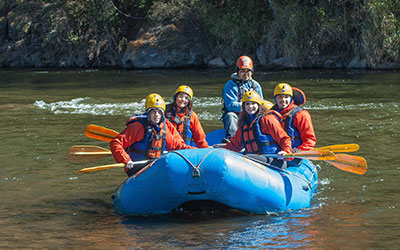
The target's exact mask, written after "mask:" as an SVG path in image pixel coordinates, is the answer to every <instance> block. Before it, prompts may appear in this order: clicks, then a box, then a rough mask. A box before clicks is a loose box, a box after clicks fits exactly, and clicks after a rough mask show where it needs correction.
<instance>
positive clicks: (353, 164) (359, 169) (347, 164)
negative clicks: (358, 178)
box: [327, 154, 368, 175]
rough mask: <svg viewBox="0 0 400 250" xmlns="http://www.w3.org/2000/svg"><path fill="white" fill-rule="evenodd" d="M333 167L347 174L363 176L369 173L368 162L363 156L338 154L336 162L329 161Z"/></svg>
mask: <svg viewBox="0 0 400 250" xmlns="http://www.w3.org/2000/svg"><path fill="white" fill-rule="evenodd" d="M327 162H328V163H330V164H332V165H333V166H335V167H337V168H338V169H341V170H343V171H346V172H350V173H354V174H359V175H363V174H365V172H367V168H368V166H367V160H365V159H364V158H363V157H361V156H355V155H347V154H337V155H336V160H334V161H327Z"/></svg>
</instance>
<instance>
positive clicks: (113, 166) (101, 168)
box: [76, 163, 126, 173]
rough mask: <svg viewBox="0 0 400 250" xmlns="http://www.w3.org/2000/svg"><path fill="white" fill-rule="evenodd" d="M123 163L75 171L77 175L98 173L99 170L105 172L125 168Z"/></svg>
mask: <svg viewBox="0 0 400 250" xmlns="http://www.w3.org/2000/svg"><path fill="white" fill-rule="evenodd" d="M125 166H126V164H125V163H115V164H110V165H103V166H97V167H91V168H82V169H81V170H78V171H76V172H77V173H88V172H94V171H99V170H106V169H110V168H123V167H125Z"/></svg>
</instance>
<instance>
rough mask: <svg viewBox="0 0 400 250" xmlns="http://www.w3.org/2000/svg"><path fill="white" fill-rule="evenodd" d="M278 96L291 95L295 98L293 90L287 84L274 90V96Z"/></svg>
mask: <svg viewBox="0 0 400 250" xmlns="http://www.w3.org/2000/svg"><path fill="white" fill-rule="evenodd" d="M276 95H290V96H293V89H292V87H291V86H290V85H289V84H287V83H284V82H282V83H279V84H278V85H276V87H275V89H274V96H276Z"/></svg>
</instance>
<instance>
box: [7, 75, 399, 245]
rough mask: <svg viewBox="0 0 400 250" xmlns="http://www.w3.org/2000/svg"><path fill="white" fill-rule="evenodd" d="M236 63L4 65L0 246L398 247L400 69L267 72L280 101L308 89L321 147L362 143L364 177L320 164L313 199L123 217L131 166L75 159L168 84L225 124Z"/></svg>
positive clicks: (207, 123)
mask: <svg viewBox="0 0 400 250" xmlns="http://www.w3.org/2000/svg"><path fill="white" fill-rule="evenodd" d="M230 74H231V72H230V71H211V70H169V71H162V70H149V71H118V70H110V71H101V70H70V71H57V70H38V69H35V70H30V69H26V70H1V71H0V135H1V142H2V143H1V145H0V197H1V202H0V249H271V248H277V249H288V248H289V249H290V248H292V249H293V248H298V249H398V248H399V245H400V192H399V191H400V187H399V180H400V177H399V176H400V154H399V153H398V148H399V144H400V143H399V139H400V138H399V130H398V129H399V128H400V113H399V106H400V72H394V71H383V72H376V71H374V72H366V71H363V72H354V71H352V72H349V71H317V70H315V71H286V72H261V71H256V72H255V74H254V78H255V79H256V80H258V81H259V82H260V84H261V85H262V88H263V92H264V97H265V98H266V99H269V100H271V101H272V91H273V87H274V86H275V84H277V83H278V82H289V83H291V84H292V85H293V86H296V87H298V88H300V89H302V90H303V91H304V92H305V93H306V95H307V103H306V105H305V107H306V108H307V109H308V110H309V111H310V113H311V115H312V117H313V122H314V127H315V130H316V134H317V139H318V142H317V146H318V147H321V146H326V145H331V144H343V143H357V144H359V145H360V150H359V151H358V152H354V153H352V154H354V155H360V156H363V157H365V158H366V159H367V161H368V171H367V173H366V174H365V175H363V176H359V175H356V174H351V173H348V172H344V171H341V170H339V169H337V168H335V167H333V166H331V165H329V164H328V163H325V162H315V164H319V165H320V166H321V171H320V172H319V186H318V190H317V192H316V194H315V196H314V198H313V201H312V203H311V206H310V207H309V208H306V209H301V210H297V211H288V212H285V213H279V214H270V215H243V214H242V215H237V214H217V215H216V214H203V213H199V214H193V215H192V216H186V215H185V216H180V215H164V216H150V217H124V216H120V215H118V214H115V213H114V211H113V206H112V199H111V195H113V192H114V190H115V188H116V187H117V186H118V185H119V184H121V183H122V182H123V181H124V180H125V179H126V175H125V173H124V172H123V170H122V169H111V170H105V171H98V172H93V173H87V174H76V173H75V172H76V171H77V170H79V169H81V168H84V167H90V166H97V165H104V164H108V163H113V160H112V158H105V159H101V160H99V161H95V162H88V163H85V164H83V163H79V164H77V163H69V162H68V160H67V151H68V149H69V148H70V147H71V146H72V145H98V146H101V147H105V148H108V144H107V143H105V142H102V141H98V140H93V139H90V138H87V137H85V135H84V129H85V127H86V126H87V125H88V124H97V125H101V126H105V127H107V128H112V129H114V130H117V131H121V130H122V129H123V128H124V123H125V121H126V120H127V118H128V117H129V116H130V115H132V114H135V113H140V112H143V111H144V110H143V106H144V98H145V96H146V95H147V94H149V93H151V92H157V93H159V94H161V95H162V96H164V97H165V99H166V101H167V102H170V101H171V100H172V95H173V92H174V91H175V89H176V87H177V86H178V85H180V84H188V85H190V86H191V87H192V88H193V90H194V95H195V97H194V108H195V111H196V113H198V115H199V117H200V120H201V122H202V125H203V127H204V130H205V131H206V132H210V131H212V130H214V129H217V128H222V123H221V122H220V121H219V120H218V118H219V117H220V114H221V113H220V109H221V101H222V99H221V97H220V96H221V92H222V88H223V86H224V84H225V82H226V81H227V80H228V78H229V76H230Z"/></svg>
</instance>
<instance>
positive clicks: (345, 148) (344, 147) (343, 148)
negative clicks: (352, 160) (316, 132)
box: [314, 143, 360, 152]
mask: <svg viewBox="0 0 400 250" xmlns="http://www.w3.org/2000/svg"><path fill="white" fill-rule="evenodd" d="M359 149H360V146H358V144H354V143H351V144H336V145H330V146H325V147H320V148H314V150H318V151H322V150H329V151H332V152H355V151H357V150H359Z"/></svg>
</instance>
